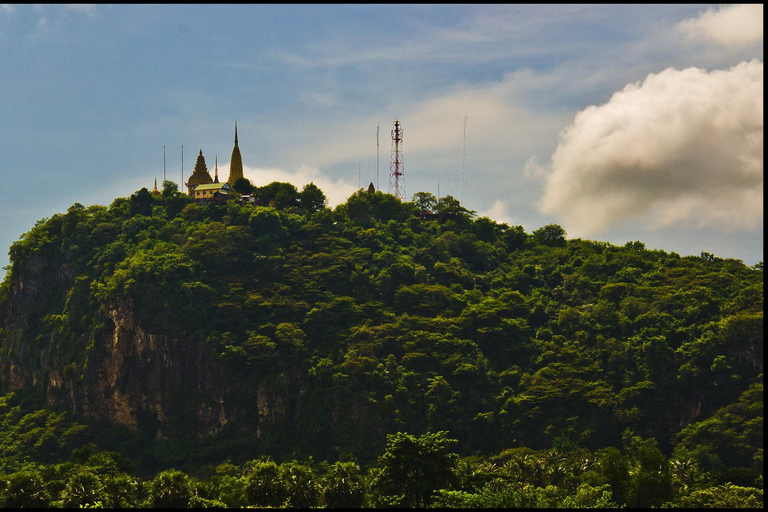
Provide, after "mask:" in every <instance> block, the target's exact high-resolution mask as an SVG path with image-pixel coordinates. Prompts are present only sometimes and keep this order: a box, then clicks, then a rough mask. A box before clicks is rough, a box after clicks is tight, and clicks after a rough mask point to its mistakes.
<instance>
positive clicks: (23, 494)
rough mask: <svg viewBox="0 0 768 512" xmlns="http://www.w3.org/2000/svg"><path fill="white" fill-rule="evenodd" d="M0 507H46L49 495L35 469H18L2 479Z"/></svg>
mask: <svg viewBox="0 0 768 512" xmlns="http://www.w3.org/2000/svg"><path fill="white" fill-rule="evenodd" d="M2 480H3V481H2V482H0V484H2V490H0V507H2V508H47V507H48V502H49V500H50V495H49V494H48V491H47V490H46V488H45V483H44V482H43V479H42V478H41V476H40V473H38V472H36V471H20V472H18V473H13V474H12V475H8V476H6V477H4V478H3V479H2Z"/></svg>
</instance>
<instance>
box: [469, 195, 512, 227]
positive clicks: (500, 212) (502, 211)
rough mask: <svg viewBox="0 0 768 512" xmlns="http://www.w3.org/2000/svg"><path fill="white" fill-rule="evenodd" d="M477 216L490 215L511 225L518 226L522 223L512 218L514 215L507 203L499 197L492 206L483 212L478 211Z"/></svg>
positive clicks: (492, 218) (490, 217) (497, 220)
mask: <svg viewBox="0 0 768 512" xmlns="http://www.w3.org/2000/svg"><path fill="white" fill-rule="evenodd" d="M477 216H478V217H488V218H489V219H491V220H495V221H496V222H502V223H504V224H507V225H509V226H517V225H519V224H520V223H519V222H516V221H515V220H514V219H512V217H511V216H510V215H509V213H508V212H507V205H506V204H504V203H503V202H502V201H500V200H499V199H497V200H496V202H494V203H493V206H491V207H490V208H489V209H487V210H484V211H482V212H477Z"/></svg>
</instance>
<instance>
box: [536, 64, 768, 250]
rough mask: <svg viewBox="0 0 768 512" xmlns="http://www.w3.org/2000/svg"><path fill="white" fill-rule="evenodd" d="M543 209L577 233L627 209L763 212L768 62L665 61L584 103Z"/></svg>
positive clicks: (647, 216)
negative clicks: (708, 66) (600, 100)
mask: <svg viewBox="0 0 768 512" xmlns="http://www.w3.org/2000/svg"><path fill="white" fill-rule="evenodd" d="M539 207H540V210H541V211H542V212H544V213H548V214H553V215H555V216H557V217H559V218H560V219H561V224H563V226H564V227H565V228H566V229H567V230H568V232H569V233H571V234H573V235H575V236H581V235H589V234H595V233H599V232H602V231H604V230H606V229H608V228H609V227H612V226H615V225H618V224H621V223H623V222H625V221H629V220H630V219H635V220H637V219H644V220H645V222H646V224H649V225H650V226H651V227H654V228H658V227H661V226H666V225H673V224H675V223H677V222H683V221H686V222H688V223H690V224H692V225H695V226H699V227H703V226H714V227H718V228H728V229H740V228H744V229H750V228H755V227H756V226H760V225H761V223H762V215H763V64H762V62H758V61H756V60H753V61H751V62H742V63H740V64H738V65H737V66H734V67H732V68H730V69H727V70H716V71H712V72H710V73H708V72H706V71H705V70H702V69H698V68H688V69H684V70H682V71H679V70H676V69H673V68H669V69H667V70H665V71H662V72H661V73H658V74H651V75H648V77H647V78H646V79H645V81H644V82H643V83H634V84H629V85H627V86H626V87H625V88H624V89H623V90H622V91H619V92H617V93H615V94H614V95H613V96H612V97H611V99H610V101H608V103H606V104H604V105H601V106H590V107H588V108H586V109H585V110H583V111H581V112H579V113H578V114H577V115H576V117H575V119H574V121H573V123H572V124H571V125H570V126H568V127H567V128H566V129H565V130H563V131H562V132H561V133H560V140H559V144H558V147H557V149H556V150H555V152H554V153H553V154H552V158H551V170H550V173H549V175H548V177H547V181H546V185H545V191H544V196H543V197H542V199H541V201H540V202H539Z"/></svg>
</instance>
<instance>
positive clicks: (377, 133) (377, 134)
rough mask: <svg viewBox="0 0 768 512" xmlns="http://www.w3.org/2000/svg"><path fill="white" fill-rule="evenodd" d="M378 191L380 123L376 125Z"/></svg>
mask: <svg viewBox="0 0 768 512" xmlns="http://www.w3.org/2000/svg"><path fill="white" fill-rule="evenodd" d="M376 190H379V123H376Z"/></svg>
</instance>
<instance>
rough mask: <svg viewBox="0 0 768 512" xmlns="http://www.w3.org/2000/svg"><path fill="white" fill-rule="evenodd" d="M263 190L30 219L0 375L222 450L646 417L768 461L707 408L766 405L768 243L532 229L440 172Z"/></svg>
mask: <svg viewBox="0 0 768 512" xmlns="http://www.w3.org/2000/svg"><path fill="white" fill-rule="evenodd" d="M254 196H255V197H257V198H258V200H257V201H256V203H254V204H239V203H238V202H234V201H229V202H226V203H222V204H218V203H211V204H203V205H201V204H196V203H195V202H194V201H193V200H192V199H190V198H189V197H188V196H184V195H180V194H178V193H176V192H174V190H173V189H172V188H169V189H166V190H165V191H164V193H163V194H162V195H153V194H150V193H149V192H148V191H147V190H146V189H142V190H140V191H138V192H136V193H135V194H133V195H131V196H130V197H128V198H119V199H116V200H115V201H114V202H113V203H112V204H111V205H110V206H108V207H107V206H90V207H84V206H82V205H79V204H75V205H74V206H72V207H71V208H70V209H69V210H68V211H67V212H66V213H63V214H58V215H54V216H53V217H51V218H49V219H45V220H42V221H40V222H38V223H37V224H36V225H35V226H34V228H33V229H31V230H30V231H29V232H28V233H26V234H25V235H24V236H23V237H22V239H21V240H19V241H18V242H16V243H14V244H13V246H12V247H11V248H10V259H11V265H10V266H9V270H8V273H7V275H6V276H5V280H4V281H3V283H2V285H1V286H0V327H1V328H2V330H1V331H0V344H1V345H0V348H1V351H0V384H1V386H2V392H3V393H4V394H8V393H12V392H13V393H15V394H17V395H18V394H19V393H21V394H22V395H23V394H24V393H28V394H34V393H37V395H38V396H40V397H42V398H41V399H40V402H39V403H40V405H41V406H42V405H45V407H47V408H48V409H49V410H52V411H68V414H71V415H72V417H73V418H80V421H103V422H105V423H106V424H110V425H122V426H124V427H125V428H126V429H127V431H128V432H131V433H133V434H132V435H139V436H143V437H142V438H143V439H145V440H154V441H153V442H165V441H167V442H169V443H172V442H181V441H184V442H186V441H188V440H198V441H199V442H203V441H205V440H214V445H212V446H214V447H213V448H211V451H210V452H209V453H207V454H206V457H208V459H207V462H212V463H214V464H215V463H219V462H222V461H224V460H225V459H227V458H228V459H231V460H232V461H233V462H235V463H236V464H240V463H243V462H245V461H246V460H250V459H253V458H255V457H256V456H257V455H259V454H269V455H271V456H273V457H276V458H277V459H279V460H283V459H286V460H287V459H288V458H290V457H294V458H302V457H309V456H313V457H315V458H317V459H320V460H342V459H344V458H345V457H346V458H349V457H354V458H355V459H356V460H359V461H361V463H368V462H371V461H373V460H374V459H375V457H376V456H377V455H378V454H380V453H381V452H382V451H383V450H384V447H385V445H386V441H387V435H388V434H394V433H396V432H410V433H412V434H419V435H420V434H424V433H427V432H437V431H448V432H450V435H451V437H454V438H456V439H457V441H458V443H457V445H456V450H457V451H458V453H459V454H461V455H463V456H470V455H473V456H481V457H491V456H493V455H494V454H501V453H504V451H505V450H516V449H517V450H520V449H529V450H552V449H559V450H566V449H576V448H579V449H584V450H589V451H596V450H602V449H607V448H610V447H618V446H622V445H623V443H624V444H626V440H627V439H628V437H627V436H630V437H632V436H638V439H640V438H643V439H652V440H655V442H657V443H658V446H659V448H660V450H661V452H663V453H664V454H665V455H666V456H670V455H671V454H672V453H673V452H674V453H683V452H685V453H690V454H695V453H697V452H696V450H697V449H699V448H700V447H701V446H704V445H706V446H709V447H710V448H711V450H712V453H713V455H712V457H715V458H717V461H718V462H717V464H721V465H724V467H738V468H742V469H743V470H744V471H751V472H753V473H754V474H755V475H756V474H758V473H759V474H760V475H761V474H762V440H760V441H759V442H758V441H757V440H756V439H755V436H754V434H755V432H756V431H755V428H757V427H756V426H755V425H754V422H753V423H752V426H751V427H745V430H744V429H742V430H744V431H745V432H746V433H743V434H738V435H737V434H735V433H723V432H722V431H718V432H719V433H718V432H715V431H712V430H708V429H707V427H706V425H707V422H710V424H711V423H712V422H714V421H720V420H717V418H720V416H718V415H719V414H723V413H722V411H723V410H725V409H724V408H728V407H736V405H735V404H737V403H739V400H742V402H743V401H744V400H747V402H748V403H750V404H752V403H756V402H755V401H756V400H759V402H760V408H761V409H760V410H762V371H763V368H762V365H763V352H762V343H763V273H762V265H760V266H757V268H752V267H747V266H746V265H744V264H743V263H742V262H740V261H737V260H728V259H721V258H717V257H716V256H714V255H711V254H706V253H703V254H702V255H701V257H680V256H679V255H677V254H675V253H667V252H665V251H661V250H647V249H646V248H645V246H644V244H643V243H642V242H640V241H630V242H627V244H625V245H624V246H616V245H612V244H609V243H605V242H598V241H590V240H581V239H568V238H567V233H566V232H565V231H564V230H563V229H562V228H561V227H560V226H558V225H555V224H552V225H548V226H543V227H541V228H539V229H536V230H534V231H533V232H532V233H527V232H526V231H525V230H524V229H523V227H522V226H508V225H506V224H502V223H497V222H494V221H492V220H490V219H487V218H477V217H476V216H475V214H474V212H472V211H469V210H467V209H465V208H463V207H462V206H461V205H460V204H459V202H458V201H457V200H456V199H454V198H452V197H450V196H448V197H445V198H440V199H437V198H435V197H434V196H432V195H431V194H428V193H419V194H416V195H415V196H414V199H413V201H411V202H401V201H399V200H398V199H396V198H395V197H393V196H391V195H388V194H384V193H381V192H379V191H375V190H373V189H372V187H371V188H370V189H369V190H360V191H359V192H357V193H355V194H354V195H352V196H351V197H350V198H349V199H348V200H347V202H346V203H344V204H341V205H339V206H337V207H336V208H334V209H329V208H327V207H325V206H324V196H323V194H322V192H321V191H319V189H317V188H316V187H314V186H312V187H310V186H308V187H305V189H304V190H302V191H301V192H299V191H298V190H296V188H295V187H293V186H292V185H289V184H286V183H273V184H271V185H268V186H266V187H261V188H258V189H256V190H255V191H254ZM756 386H759V391H758V388H757V387H756ZM19 396H21V395H19ZM30 396H31V395H30ZM744 397H748V398H744ZM8 403H10V402H8ZM761 414H762V413H761ZM737 416H738V415H737ZM730 418H731V419H732V418H733V415H731V416H730ZM750 418H751V417H750V416H749V415H747V416H744V418H743V419H742V420H739V421H744V422H747V421H749V420H750ZM760 421H761V422H760V425H759V436H760V437H761V436H762V416H760ZM739 428H741V427H739ZM750 429H751V430H750ZM40 435H42V433H40ZM744 436H746V437H744ZM750 436H752V437H750ZM215 440H220V441H221V442H220V443H219V444H215ZM235 440H243V441H242V444H236V442H235ZM38 441H40V439H39V438H34V439H32V441H31V445H34V444H35V443H36V442H38ZM205 442H209V441H205ZM227 443H229V444H227ZM49 445H50V446H49V447H51V448H52V449H51V451H50V454H51V455H50V457H51V458H50V459H49V460H63V459H64V458H66V457H67V456H68V455H69V452H70V451H71V450H72V449H73V448H75V447H76V446H74V445H73V444H72V443H70V444H68V443H67V439H66V438H59V439H58V440H57V442H56V443H53V442H50V443H49ZM243 446H247V450H249V451H247V452H244V451H243V449H242V448H243ZM30 453H32V452H30ZM198 455H199V454H198ZM198 455H195V454H194V453H191V452H190V453H187V454H186V458H184V457H179V456H178V454H177V455H176V457H177V458H176V459H173V460H175V461H176V462H175V463H176V464H178V463H187V464H194V463H195V459H194V457H195V456H198ZM699 455H701V454H699ZM30 457H32V459H34V454H31V455H30ZM57 457H58V459H57ZM217 457H218V459H217ZM238 457H240V458H239V459H238ZM502 459H503V457H502ZM30 460H31V459H30ZM168 460H171V459H168ZM135 462H137V463H139V462H140V461H135ZM166 462H167V461H166ZM144 463H145V464H146V467H147V468H150V469H153V470H159V469H162V468H163V467H164V466H163V464H164V462H163V461H162V460H160V461H158V460H154V461H146V460H145V461H144ZM710 463H712V464H715V463H714V462H712V460H710ZM168 464H169V463H168ZM168 464H166V466H167V465H168ZM717 464H715V465H717ZM6 469H13V468H11V467H7V468H6ZM745 478H746V477H745ZM749 478H753V477H749ZM749 478H747V480H749ZM760 479H762V476H760ZM753 480H754V479H753ZM761 481H762V480H761ZM749 482H752V480H749ZM761 485H762V484H761Z"/></svg>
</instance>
